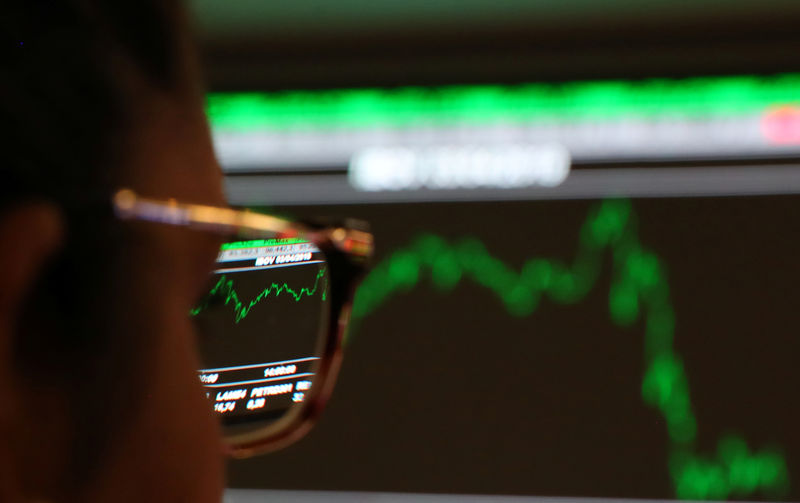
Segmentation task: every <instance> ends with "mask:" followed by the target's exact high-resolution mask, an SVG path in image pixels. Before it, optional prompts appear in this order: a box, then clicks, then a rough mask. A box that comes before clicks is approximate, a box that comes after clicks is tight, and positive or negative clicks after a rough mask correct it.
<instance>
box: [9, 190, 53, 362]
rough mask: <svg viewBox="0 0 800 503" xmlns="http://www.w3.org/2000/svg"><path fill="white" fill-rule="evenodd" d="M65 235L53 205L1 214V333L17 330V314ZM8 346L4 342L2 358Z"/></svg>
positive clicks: (18, 208)
mask: <svg viewBox="0 0 800 503" xmlns="http://www.w3.org/2000/svg"><path fill="white" fill-rule="evenodd" d="M63 234H64V223H63V220H62V218H61V213H60V212H59V211H58V209H57V208H56V207H55V206H54V205H52V204H49V203H46V202H30V203H24V204H21V205H18V206H15V207H13V208H11V209H9V210H7V211H5V212H3V213H0V264H1V265H0V267H2V270H3V273H2V278H3V279H2V286H1V287H0V332H2V331H4V330H9V329H11V328H12V327H13V323H14V321H15V319H16V314H17V310H18V309H19V308H20V307H21V304H22V301H23V300H24V299H25V297H26V295H28V293H29V292H30V289H31V287H32V286H33V284H34V283H35V282H36V279H37V278H38V277H39V275H40V274H41V273H42V269H43V268H44V267H45V265H46V264H47V260H48V259H49V258H50V257H51V256H52V255H53V254H54V253H55V252H56V250H57V249H58V247H59V246H60V245H61V241H62V238H63ZM6 339H7V338H6ZM7 343H8V341H7V340H2V339H0V358H2V357H3V356H4V349H5V348H6V345H7ZM0 363H3V362H2V360H1V359H0Z"/></svg>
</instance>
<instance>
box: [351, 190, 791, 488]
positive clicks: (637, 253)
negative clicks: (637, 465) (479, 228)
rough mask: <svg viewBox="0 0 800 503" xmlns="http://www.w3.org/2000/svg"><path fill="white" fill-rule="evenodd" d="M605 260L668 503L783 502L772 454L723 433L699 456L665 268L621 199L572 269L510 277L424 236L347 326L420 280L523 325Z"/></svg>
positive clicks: (374, 279) (579, 286)
mask: <svg viewBox="0 0 800 503" xmlns="http://www.w3.org/2000/svg"><path fill="white" fill-rule="evenodd" d="M608 255H610V257H611V259H612V264H613V265H612V267H613V273H612V282H611V286H610V289H609V292H608V299H609V304H608V310H609V316H610V318H611V321H612V322H613V323H614V324H615V325H617V326H620V327H627V326H631V325H632V324H634V323H635V322H636V321H637V320H639V319H640V318H641V319H642V320H643V322H644V326H645V335H644V338H645V340H644V346H645V369H646V370H645V373H644V376H643V379H642V383H641V396H642V399H643V400H644V402H645V403H646V404H647V405H649V406H651V407H654V408H656V409H657V410H658V411H659V413H660V415H661V416H662V417H663V419H664V422H665V424H666V430H667V435H668V438H669V444H670V456H669V459H668V462H667V466H668V469H669V474H670V477H671V480H672V483H673V487H674V490H675V495H676V497H678V498H680V499H727V498H730V497H748V496H751V495H754V494H756V493H760V494H762V495H764V496H767V497H773V498H775V497H780V496H782V495H785V494H786V493H787V491H788V489H789V475H788V469H787V466H786V462H785V460H784V458H783V456H782V455H781V454H780V453H779V452H777V451H775V450H771V449H766V448H765V449H761V450H758V451H752V450H751V449H750V448H749V447H748V445H747V443H746V441H745V440H743V439H742V438H740V437H739V436H736V435H728V436H724V437H722V438H721V439H719V441H718V444H717V446H718V447H717V452H716V453H714V454H706V453H701V452H698V449H697V448H696V446H695V442H696V439H697V430H698V429H697V418H696V415H695V413H694V410H693V408H692V403H691V398H690V392H689V381H688V377H687V373H686V369H685V367H684V364H683V360H682V358H681V356H680V355H679V354H677V353H676V351H675V349H674V347H673V338H674V335H675V312H674V310H673V307H672V303H671V301H670V288H669V284H668V282H667V278H666V273H665V269H664V266H663V265H662V262H661V260H660V259H659V257H658V256H657V255H656V254H654V253H653V252H651V251H649V250H648V249H646V248H645V247H644V246H643V245H642V243H641V242H640V240H639V236H638V232H637V228H636V215H635V214H634V212H633V208H632V206H631V203H630V202H629V201H627V200H621V199H614V200H607V201H603V202H602V203H600V204H598V205H597V206H595V207H594V208H593V209H592V210H591V211H590V212H589V215H588V217H587V219H586V221H585V222H584V224H583V226H582V227H581V229H580V235H579V245H578V250H577V253H576V255H575V258H574V261H573V262H572V263H571V264H566V263H563V262H559V261H556V260H548V259H542V258H532V259H529V260H528V261H527V262H526V263H525V264H524V265H523V266H522V268H521V270H515V269H512V268H511V267H509V266H508V265H506V264H505V263H504V262H503V261H501V260H500V259H498V258H495V257H494V256H492V255H491V254H490V253H489V251H488V250H487V249H486V247H485V246H484V245H483V243H481V242H480V241H479V240H477V239H474V238H466V239H462V240H460V241H457V242H448V241H446V240H444V239H442V238H440V237H438V236H435V235H431V234H427V235H422V236H420V237H418V238H417V239H415V240H414V241H412V242H411V243H410V244H409V245H408V246H406V247H403V248H400V249H397V250H395V251H394V252H393V253H392V254H391V255H389V256H388V257H387V258H386V259H384V260H383V261H381V262H380V263H378V264H377V266H376V267H375V268H374V269H373V270H372V272H371V273H370V274H369V275H368V276H367V277H366V278H365V279H364V281H363V283H362V285H361V287H360V288H359V290H358V292H357V295H356V299H355V302H354V305H353V311H352V320H353V324H354V325H358V323H359V322H360V321H361V320H363V319H364V318H366V317H367V316H369V315H371V314H372V313H374V312H375V311H376V310H378V309H379V308H380V307H381V306H383V305H384V304H386V303H387V302H388V301H389V300H390V299H391V298H392V297H393V296H395V295H397V294H400V293H403V292H408V291H410V290H412V289H414V288H416V287H418V286H420V284H421V283H422V282H423V281H428V282H430V283H431V284H432V285H433V287H434V288H436V289H437V290H439V291H442V292H447V291H451V290H452V289H454V288H455V287H456V286H457V285H458V284H459V283H460V282H461V281H464V280H469V281H471V282H474V283H475V284H477V285H480V286H482V287H485V288H486V289H488V290H489V291H491V292H492V293H493V294H495V295H496V296H497V297H498V298H499V300H500V301H501V303H502V305H503V307H504V308H505V309H506V311H507V312H508V313H509V314H510V315H512V316H516V317H527V316H530V315H532V314H534V313H535V312H536V310H537V308H538V307H539V304H540V301H541V299H542V298H543V297H544V296H547V297H548V298H549V299H550V300H551V301H553V302H554V303H556V304H575V303H577V302H579V301H581V300H582V299H583V298H584V297H585V296H586V295H587V293H588V292H589V291H590V290H591V289H592V288H593V287H594V286H595V284H596V283H597V280H598V278H599V276H600V272H601V269H602V267H603V264H604V259H605V257H606V256H608ZM355 328H356V327H355V326H354V327H353V331H354V330H355Z"/></svg>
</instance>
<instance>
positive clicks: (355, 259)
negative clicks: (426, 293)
mask: <svg viewBox="0 0 800 503" xmlns="http://www.w3.org/2000/svg"><path fill="white" fill-rule="evenodd" d="M113 206H114V209H115V213H116V214H117V216H118V217H119V218H121V219H125V220H144V221H151V222H158V223H162V224H169V225H176V226H184V227H188V228H192V229H197V230H202V231H208V232H214V233H217V234H220V235H222V236H224V237H225V242H224V244H223V245H222V246H221V249H220V252H219V255H218V257H217V262H216V266H215V267H216V268H215V270H214V272H213V274H212V278H211V283H210V287H209V290H208V293H207V295H205V297H204V298H203V299H201V300H200V302H199V303H198V304H197V306H195V307H194V308H193V309H192V310H191V312H190V316H191V317H192V318H193V320H194V322H195V323H196V326H197V331H198V346H199V350H200V355H201V360H202V365H203V368H202V369H199V370H198V375H199V378H200V381H201V382H202V383H203V385H204V386H205V388H206V394H207V396H208V398H209V399H210V401H211V402H212V403H213V407H214V410H215V411H216V412H217V414H219V416H220V419H221V422H222V426H223V434H224V442H225V448H226V451H227V453H228V454H230V455H231V456H234V457H249V456H252V455H254V454H258V453H261V452H266V451H270V450H274V449H277V448H280V447H283V446H285V445H288V444H290V443H292V442H294V441H296V440H297V439H298V438H300V437H301V436H303V435H304V434H305V433H306V432H307V431H308V430H309V429H310V428H311V426H312V425H313V424H314V422H315V421H316V420H317V418H318V417H319V414H320V413H321V412H322V409H323V408H324V405H325V402H326V401H327V399H328V397H329V396H330V393H331V390H332V388H333V384H334V381H335V379H336V374H337V372H338V369H339V364H340V362H341V347H342V340H343V337H344V334H345V330H346V328H347V324H348V321H349V314H350V307H351V303H352V299H353V293H354V290H355V287H356V285H357V283H358V281H359V280H360V278H361V277H362V276H363V274H364V273H365V272H366V269H367V264H368V262H369V259H370V257H371V255H372V248H373V245H372V243H373V239H372V235H371V234H370V233H369V232H367V231H366V230H365V224H363V223H360V222H357V221H344V222H338V223H336V224H330V223H328V224H327V225H319V224H311V223H303V224H300V223H295V222H291V221H288V220H284V219H281V218H277V217H274V216H270V215H263V214H259V213H255V212H251V211H243V210H236V209H231V208H218V207H213V206H204V205H197V204H184V203H178V202H176V201H174V200H167V201H162V200H156V199H148V198H143V197H140V196H138V195H137V194H136V193H134V192H133V191H131V190H128V189H123V190H120V191H119V192H117V193H116V194H115V195H114V198H113Z"/></svg>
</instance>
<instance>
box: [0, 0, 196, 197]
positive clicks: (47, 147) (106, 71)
mask: <svg viewBox="0 0 800 503" xmlns="http://www.w3.org/2000/svg"><path fill="white" fill-rule="evenodd" d="M0 29H1V30H2V43H3V46H4V51H3V53H4V54H3V57H2V61H0V75H2V77H0V121H1V122H2V123H3V124H5V125H6V126H7V129H6V131H7V133H6V134H4V135H3V136H2V139H0V142H2V143H1V145H2V147H1V148H0V151H2V152H3V162H2V164H0V180H2V181H0V206H5V205H7V204H8V203H10V202H13V201H15V200H19V199H21V198H27V197H30V196H44V197H47V198H48V199H52V200H55V201H63V202H66V201H67V200H70V199H76V198H78V199H79V198H81V197H82V195H83V194H86V193H88V192H95V191H100V190H103V189H106V188H108V186H109V184H110V183H112V182H111V180H112V179H113V177H114V172H113V169H114V165H115V162H114V157H115V155H116V153H117V152H115V150H116V149H118V148H119V147H120V145H119V143H118V138H119V134H120V132H121V131H122V130H123V129H124V128H125V127H126V118H127V116H128V115H129V111H130V107H131V104H130V100H129V99H128V98H129V97H128V96H126V83H125V78H126V76H125V72H123V71H121V67H123V66H126V67H129V68H132V69H134V71H136V72H137V73H138V74H139V75H140V76H141V77H143V79H144V80H145V81H146V82H148V83H150V84H152V85H154V86H158V87H161V88H164V89H168V88H171V87H175V86H176V85H177V82H178V80H179V78H180V76H179V75H178V72H179V71H180V70H179V68H180V64H179V63H180V61H179V59H180V50H179V46H180V43H179V36H180V35H179V33H180V30H179V29H178V11H177V6H176V3H175V2H173V1H163V0H87V1H82V0H61V1H58V0H25V1H20V2H11V5H10V6H4V8H3V15H2V16H0Z"/></svg>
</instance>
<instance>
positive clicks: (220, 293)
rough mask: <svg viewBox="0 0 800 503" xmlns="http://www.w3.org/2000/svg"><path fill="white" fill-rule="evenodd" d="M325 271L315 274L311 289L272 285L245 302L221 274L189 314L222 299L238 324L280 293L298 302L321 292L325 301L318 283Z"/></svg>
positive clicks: (324, 292) (323, 281)
mask: <svg viewBox="0 0 800 503" xmlns="http://www.w3.org/2000/svg"><path fill="white" fill-rule="evenodd" d="M326 271H327V269H325V268H322V269H320V270H319V271H318V272H317V276H316V278H315V279H314V284H313V285H312V286H311V287H302V288H299V289H295V288H292V287H290V286H289V285H288V284H287V283H272V284H271V285H270V286H268V287H266V288H264V289H263V290H262V291H261V292H260V293H259V294H258V295H256V296H255V297H254V298H253V299H251V300H250V301H247V302H245V301H242V300H241V299H240V298H239V294H238V293H237V292H236V289H235V288H234V286H233V280H232V279H228V278H227V277H226V276H225V275H224V274H223V275H221V276H220V277H219V280H218V281H217V283H216V284H215V285H214V287H213V288H211V290H210V291H209V292H208V294H206V296H205V297H204V298H203V300H202V301H201V302H200V304H199V305H198V306H197V307H195V308H193V309H192V310H191V311H190V314H191V315H192V316H197V315H198V314H200V313H201V312H203V311H205V310H206V309H208V308H209V307H210V306H211V305H213V304H214V301H215V300H217V299H218V300H222V299H224V301H223V303H224V305H226V306H230V307H231V308H232V309H233V314H234V321H235V322H236V323H239V322H240V321H242V320H243V319H245V318H247V315H248V314H250V310H251V309H253V307H255V306H256V305H257V304H259V303H260V302H261V301H263V300H265V299H267V298H269V297H270V296H273V297H278V296H279V295H281V294H282V293H286V294H288V295H289V296H290V298H292V299H294V300H295V301H296V302H299V301H300V300H302V299H303V297H312V296H314V295H316V294H317V293H318V292H319V291H321V293H322V300H323V301H325V300H326V297H327V288H326V287H325V286H323V287H322V288H320V283H326V281H325V279H326ZM326 286H327V285H326Z"/></svg>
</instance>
